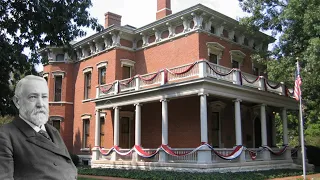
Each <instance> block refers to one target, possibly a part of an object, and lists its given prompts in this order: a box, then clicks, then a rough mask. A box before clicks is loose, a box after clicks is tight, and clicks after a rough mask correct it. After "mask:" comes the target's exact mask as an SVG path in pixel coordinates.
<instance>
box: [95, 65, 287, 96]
mask: <svg viewBox="0 0 320 180" xmlns="http://www.w3.org/2000/svg"><path fill="white" fill-rule="evenodd" d="M197 78H212V79H215V80H218V81H225V82H230V83H233V84H237V85H240V86H245V87H250V88H255V89H258V90H261V91H266V92H271V93H276V94H279V95H283V96H292V89H291V90H289V89H288V88H287V87H286V86H285V85H284V83H282V82H281V83H276V82H273V81H270V80H268V79H266V78H265V77H264V76H255V75H252V74H248V73H244V72H241V71H240V70H239V69H231V68H227V67H224V66H220V65H217V64H213V63H210V62H208V61H206V60H200V61H196V62H194V63H192V64H185V65H182V66H177V67H173V68H169V69H162V70H160V71H158V72H153V73H149V74H144V75H136V76H134V77H132V78H129V79H123V80H120V81H119V80H116V81H114V82H113V83H109V84H105V85H100V86H97V91H96V92H97V93H96V97H97V98H98V97H103V96H110V95H115V94H119V93H124V92H130V91H137V90H140V89H147V88H152V87H158V86H161V85H164V84H171V83H177V82H182V81H186V80H190V79H197Z"/></svg>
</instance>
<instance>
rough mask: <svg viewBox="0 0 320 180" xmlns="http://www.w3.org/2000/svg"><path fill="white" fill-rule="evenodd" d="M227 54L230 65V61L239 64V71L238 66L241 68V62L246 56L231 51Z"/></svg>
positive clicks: (236, 51)
mask: <svg viewBox="0 0 320 180" xmlns="http://www.w3.org/2000/svg"><path fill="white" fill-rule="evenodd" d="M229 52H230V56H231V63H232V61H237V62H238V63H239V67H238V69H240V66H242V64H243V60H244V58H245V57H246V54H245V53H243V52H242V51H240V50H231V51H229Z"/></svg>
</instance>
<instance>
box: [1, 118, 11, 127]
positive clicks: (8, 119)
mask: <svg viewBox="0 0 320 180" xmlns="http://www.w3.org/2000/svg"><path fill="white" fill-rule="evenodd" d="M12 120H13V117H12V116H0V126H2V125H4V124H7V123H9V122H11V121H12Z"/></svg>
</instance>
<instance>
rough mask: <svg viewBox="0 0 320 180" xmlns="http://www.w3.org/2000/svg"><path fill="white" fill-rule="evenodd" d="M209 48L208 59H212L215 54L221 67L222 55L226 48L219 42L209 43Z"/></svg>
mask: <svg viewBox="0 0 320 180" xmlns="http://www.w3.org/2000/svg"><path fill="white" fill-rule="evenodd" d="M207 48H208V59H209V57H210V54H215V55H216V56H217V65H219V64H220V60H221V57H222V53H223V50H224V49H225V47H224V46H222V45H221V44H220V43H217V42H207Z"/></svg>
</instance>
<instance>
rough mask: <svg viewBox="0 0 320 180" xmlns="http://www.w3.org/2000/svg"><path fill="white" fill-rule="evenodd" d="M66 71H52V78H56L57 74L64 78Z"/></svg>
mask: <svg viewBox="0 0 320 180" xmlns="http://www.w3.org/2000/svg"><path fill="white" fill-rule="evenodd" d="M65 73H66V72H64V71H52V72H51V74H52V78H54V77H55V76H62V79H63V78H64V75H65Z"/></svg>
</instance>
